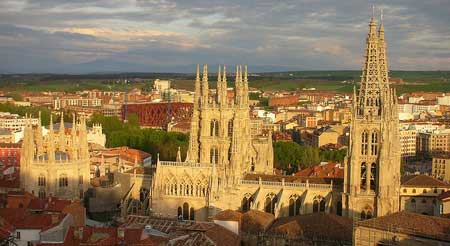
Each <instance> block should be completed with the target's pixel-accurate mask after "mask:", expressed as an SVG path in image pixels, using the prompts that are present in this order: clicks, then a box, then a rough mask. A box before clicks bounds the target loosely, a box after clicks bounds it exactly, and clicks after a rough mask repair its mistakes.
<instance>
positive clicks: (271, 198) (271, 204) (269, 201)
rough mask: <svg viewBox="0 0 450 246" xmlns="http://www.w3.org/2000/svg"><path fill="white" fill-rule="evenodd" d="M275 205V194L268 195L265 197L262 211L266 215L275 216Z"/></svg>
mask: <svg viewBox="0 0 450 246" xmlns="http://www.w3.org/2000/svg"><path fill="white" fill-rule="evenodd" d="M276 203H277V197H276V196H275V194H273V193H270V194H269V195H267V197H266V201H265V204H264V211H266V212H267V213H271V214H275V204H276Z"/></svg>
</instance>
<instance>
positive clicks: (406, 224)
mask: <svg viewBox="0 0 450 246" xmlns="http://www.w3.org/2000/svg"><path fill="white" fill-rule="evenodd" d="M357 225H358V226H363V227H368V228H374V229H379V230H390V231H395V232H399V233H404V234H407V235H414V236H418V237H424V238H432V239H438V240H443V241H450V219H445V218H439V217H435V216H427V215H422V214H417V213H409V212H398V213H394V214H391V215H386V216H383V217H378V218H374V219H370V220H365V221H362V222H358V224H357Z"/></svg>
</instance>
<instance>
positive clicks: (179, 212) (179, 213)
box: [178, 207, 183, 220]
mask: <svg viewBox="0 0 450 246" xmlns="http://www.w3.org/2000/svg"><path fill="white" fill-rule="evenodd" d="M182 218H183V209H182V208H181V207H178V219H179V220H180V219H182Z"/></svg>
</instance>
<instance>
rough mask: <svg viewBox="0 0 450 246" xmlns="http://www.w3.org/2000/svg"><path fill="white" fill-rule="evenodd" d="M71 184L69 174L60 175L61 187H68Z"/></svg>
mask: <svg viewBox="0 0 450 246" xmlns="http://www.w3.org/2000/svg"><path fill="white" fill-rule="evenodd" d="M67 186H69V180H68V178H67V175H65V174H61V175H60V176H59V187H67Z"/></svg>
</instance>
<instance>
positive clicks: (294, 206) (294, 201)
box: [289, 195, 302, 216]
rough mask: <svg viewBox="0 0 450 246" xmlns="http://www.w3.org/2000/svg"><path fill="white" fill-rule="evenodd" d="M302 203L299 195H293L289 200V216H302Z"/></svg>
mask: <svg viewBox="0 0 450 246" xmlns="http://www.w3.org/2000/svg"><path fill="white" fill-rule="evenodd" d="M301 206H302V201H301V199H300V197H298V195H293V196H291V197H290V198H289V216H295V215H299V214H300V209H301Z"/></svg>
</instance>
